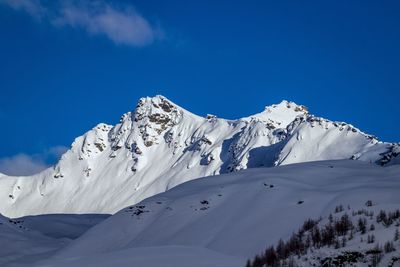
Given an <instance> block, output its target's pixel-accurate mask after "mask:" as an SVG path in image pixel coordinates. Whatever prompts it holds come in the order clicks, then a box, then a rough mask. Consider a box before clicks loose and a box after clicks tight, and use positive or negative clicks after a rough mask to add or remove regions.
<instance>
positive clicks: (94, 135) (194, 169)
mask: <svg viewBox="0 0 400 267" xmlns="http://www.w3.org/2000/svg"><path fill="white" fill-rule="evenodd" d="M398 152H399V145H397V144H389V143H383V142H379V141H378V140H377V139H376V138H374V137H372V136H370V135H367V134H364V133H363V132H361V131H360V130H358V129H356V128H354V127H353V126H351V125H349V124H346V123H338V122H331V121H329V120H325V119H322V118H318V117H314V116H313V115H310V114H309V113H308V111H307V109H306V108H305V107H304V106H300V105H296V104H295V103H293V102H288V101H282V102H281V103H280V104H277V105H272V106H269V107H266V108H265V110H264V111H263V112H261V113H259V114H255V115H253V116H250V117H246V118H242V119H238V120H225V119H220V118H216V117H215V116H212V115H208V116H207V117H206V118H203V117H199V116H197V115H194V114H192V113H190V112H189V111H186V110H185V109H183V108H181V107H179V106H177V105H176V104H174V103H172V102H171V101H170V100H168V99H166V98H165V97H163V96H155V97H152V98H149V97H147V98H142V99H140V101H139V103H138V104H137V106H136V108H135V110H134V111H132V112H128V113H126V114H124V115H123V116H122V117H121V120H120V123H118V124H116V125H115V126H111V125H106V124H99V125H97V126H96V127H94V128H93V129H92V130H90V131H88V132H87V133H85V134H84V135H83V136H80V137H78V138H76V139H75V141H74V142H73V144H72V146H71V149H70V150H69V151H67V152H66V153H65V154H64V155H63V156H62V158H61V159H60V161H59V162H58V163H57V164H56V165H55V166H54V167H51V168H49V169H47V170H45V171H43V172H41V173H39V174H37V175H33V176H30V177H10V176H6V175H1V176H0V213H2V214H4V215H6V216H9V217H20V216H25V215H35V214H46V213H115V212H116V211H118V210H119V209H121V208H123V207H125V206H127V205H129V204H132V203H137V202H139V201H141V200H143V199H145V198H146V197H149V196H152V195H155V194H157V193H160V192H164V191H166V190H168V189H170V188H172V187H174V186H176V185H178V184H181V183H183V182H186V181H189V180H192V179H195V178H199V177H204V176H210V175H216V174H220V173H227V172H232V171H238V170H242V169H247V168H255V167H261V166H268V167H271V166H277V165H285V164H289V163H297V162H306V161H314V160H331V159H349V158H352V159H358V160H362V161H367V162H376V163H378V164H382V165H383V164H393V163H396V162H398V160H399V159H398V157H396V156H397V155H398ZM31 203H35V205H31Z"/></svg>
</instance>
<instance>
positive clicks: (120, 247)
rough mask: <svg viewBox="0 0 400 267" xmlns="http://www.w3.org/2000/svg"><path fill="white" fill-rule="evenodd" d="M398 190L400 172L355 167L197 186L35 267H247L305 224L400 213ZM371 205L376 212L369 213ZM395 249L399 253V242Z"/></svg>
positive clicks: (146, 204) (279, 171) (320, 167)
mask: <svg viewBox="0 0 400 267" xmlns="http://www.w3.org/2000/svg"><path fill="white" fill-rule="evenodd" d="M399 190H400V166H399V165H394V166H389V167H387V168H382V167H379V166H376V165H375V164H370V163H365V162H361V161H350V160H347V161H343V160H342V161H321V162H310V163H300V164H292V165H286V166H280V167H274V168H257V169H249V170H244V171H241V172H237V173H231V174H223V175H220V176H214V177H206V178H202V179H196V180H193V181H190V182H187V183H184V184H182V185H179V186H177V187H175V188H173V189H171V190H169V191H167V192H165V193H162V194H159V195H156V196H153V197H150V198H148V199H146V200H144V201H142V202H140V203H138V204H136V205H133V206H129V207H127V208H124V209H122V210H121V211H119V212H118V213H116V214H115V215H113V216H111V217H110V218H108V219H106V220H105V221H103V222H102V223H100V224H98V225H96V226H94V227H93V228H91V229H90V230H89V231H87V232H86V233H85V234H83V235H82V236H81V237H80V238H78V239H76V240H74V241H72V242H71V243H69V244H68V245H67V246H66V247H64V248H62V249H61V250H59V251H58V252H57V253H56V254H54V255H53V256H52V257H50V258H47V259H45V258H43V259H42V261H39V262H37V266H110V263H111V262H116V263H118V264H119V265H120V266H154V267H157V266H160V267H161V266H176V267H180V266H182V267H183V266H189V265H190V266H204V267H205V266H244V265H245V261H246V259H249V258H252V257H253V256H254V255H255V254H256V253H259V252H262V251H263V250H264V249H265V247H266V246H267V245H273V244H276V243H277V241H278V240H279V239H280V238H282V239H284V240H285V239H287V238H288V237H290V235H291V234H292V232H293V231H295V230H297V229H298V228H299V227H300V226H301V225H302V224H303V222H304V221H305V220H306V219H308V218H313V219H318V218H320V217H321V218H323V219H324V220H326V218H327V217H328V215H329V214H330V213H333V211H334V210H335V207H337V206H338V205H342V206H343V207H345V209H346V210H345V211H340V213H337V214H338V215H335V216H339V215H343V213H344V212H348V213H349V215H350V216H352V215H351V213H352V211H356V210H360V209H364V210H368V211H374V212H375V214H377V213H378V211H379V210H388V211H391V210H393V209H398V208H400V194H399ZM368 200H371V202H372V203H373V204H372V206H366V203H367V201H368ZM357 216H358V215H353V217H354V220H355V219H356V218H357ZM368 223H370V222H368ZM392 226H393V227H395V225H394V224H393V225H392ZM393 227H391V228H389V227H383V226H379V224H376V230H375V231H376V232H375V234H376V242H380V244H383V243H384V242H386V241H387V240H393V233H394V229H395V228H393ZM368 234H369V233H368ZM363 237H364V239H365V240H366V238H367V236H366V235H364V236H363ZM359 240H360V237H359V236H356V237H355V238H354V239H353V241H352V243H350V244H349V247H350V249H354V248H358V249H364V248H365V249H367V248H369V247H372V246H375V244H376V243H374V244H365V243H366V242H364V243H360V242H359ZM395 246H396V247H397V248H398V250H397V251H400V241H397V243H395ZM332 250H333V248H330V250H328V251H324V252H319V253H322V254H323V255H326V254H328V255H332V253H334V252H332ZM324 253H325V254H324ZM318 255H319V254H318ZM391 255H393V256H395V255H397V256H400V253H399V252H394V253H392V254H391ZM309 256H310V257H311V256H312V255H309ZM298 266H308V265H307V264H306V263H305V265H298ZM358 266H366V265H363V264H361V265H358ZM382 266H385V265H382Z"/></svg>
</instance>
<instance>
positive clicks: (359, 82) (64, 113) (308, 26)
mask: <svg viewBox="0 0 400 267" xmlns="http://www.w3.org/2000/svg"><path fill="white" fill-rule="evenodd" d="M398 14H400V4H399V2H398V1H232V0H231V1H151V0H150V1H105V0H96V1H90V2H88V1H87V2H85V3H83V1H73V0H68V1H67V0H57V1H45V0H0V36H1V37H0V40H1V42H0V59H1V60H0V123H1V125H2V131H0V140H1V142H0V171H5V168H6V167H5V166H8V168H10V166H11V167H12V168H23V166H26V165H27V164H26V163H24V162H25V161H22V163H21V161H20V160H21V157H25V160H27V162H30V163H32V164H33V165H34V166H36V165H39V166H46V165H47V164H49V163H51V162H52V161H54V160H55V158H57V157H58V156H59V154H60V153H61V152H62V151H63V147H68V146H69V145H70V144H71V142H72V141H73V139H74V138H75V137H77V136H79V135H81V134H83V133H84V132H85V131H87V130H89V129H90V128H92V127H93V126H94V125H96V124H97V123H99V122H106V123H110V124H115V123H116V122H118V120H119V117H120V115H122V114H123V113H125V112H127V111H129V110H132V109H134V107H135V105H136V102H137V100H138V99H139V98H140V97H141V96H151V95H156V94H162V95H164V96H166V97H168V98H169V99H171V100H172V101H174V102H175V103H177V104H179V105H181V106H183V107H184V108H186V109H188V110H190V111H192V112H194V113H196V114H199V115H205V114H206V113H212V114H216V115H217V116H219V117H225V118H239V117H243V116H246V115H249V114H253V113H256V112H259V111H261V110H263V108H264V106H265V105H269V104H273V103H277V102H280V101H281V100H282V99H287V100H291V101H295V102H297V103H299V104H303V105H306V106H308V107H309V109H310V111H311V113H313V114H316V115H318V116H322V117H326V118H329V119H332V120H339V121H346V122H349V123H352V124H353V125H355V126H356V127H359V128H360V129H362V130H363V131H365V132H368V133H370V134H374V135H376V136H378V137H379V138H380V139H382V140H385V141H393V142H394V141H397V142H398V141H400V138H399V132H400V123H399V122H400V119H399V111H398V109H399V108H398V107H399V99H400V88H399V87H400V75H399V74H400V73H399V71H400V50H399V47H400V16H399V15H398ZM16 158H18V160H19V161H18V162H19V163H18V164H15V167H14V165H12V162H15V161H16ZM36 163H37V164H36ZM35 164H36V165H35ZM31 169H32V168H28V169H27V170H26V171H25V172H24V173H29V172H32V171H31ZM35 171H37V170H36V169H35Z"/></svg>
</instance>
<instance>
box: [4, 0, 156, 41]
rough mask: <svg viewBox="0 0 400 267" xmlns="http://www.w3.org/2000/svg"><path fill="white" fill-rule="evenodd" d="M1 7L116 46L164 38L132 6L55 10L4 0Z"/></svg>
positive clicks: (34, 1)
mask: <svg viewBox="0 0 400 267" xmlns="http://www.w3.org/2000/svg"><path fill="white" fill-rule="evenodd" d="M0 3H3V4H6V5H8V6H9V7H11V8H13V9H16V10H23V11H25V12H27V13H28V14H30V15H31V16H32V17H34V18H37V19H41V20H47V21H49V22H50V23H51V24H52V25H53V26H55V27H65V26H69V27H73V28H81V29H84V30H85V31H87V32H88V33H89V34H92V35H103V36H106V37H107V38H109V39H110V40H112V41H113V42H114V43H116V44H123V45H131V46H144V45H148V44H151V43H153V42H154V41H155V40H157V39H160V38H162V36H163V34H162V31H161V30H160V29H157V28H156V27H153V26H152V25H151V24H150V23H149V22H148V21H147V20H146V19H145V18H144V17H143V16H142V15H140V14H139V13H138V12H137V11H136V10H135V9H134V7H133V6H130V5H125V6H118V7H114V6H112V5H110V4H109V3H107V2H105V1H104V0H103V1H99V0H95V1H74V0H59V1H57V2H56V4H53V5H52V6H51V8H50V7H46V6H45V5H44V4H43V3H42V1H41V0H0Z"/></svg>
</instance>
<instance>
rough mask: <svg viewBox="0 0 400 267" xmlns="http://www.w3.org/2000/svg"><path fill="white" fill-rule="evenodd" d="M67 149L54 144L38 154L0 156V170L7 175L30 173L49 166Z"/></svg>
mask: <svg viewBox="0 0 400 267" xmlns="http://www.w3.org/2000/svg"><path fill="white" fill-rule="evenodd" d="M65 151H67V148H66V147H64V146H55V147H51V148H49V149H46V150H45V151H43V152H42V153H40V154H34V155H27V154H23V153H21V154H17V155H14V156H11V157H4V158H0V172H1V173H4V174H8V175H15V176H19V175H32V174H35V173H38V172H41V171H42V170H44V169H46V168H48V167H50V166H51V164H50V162H51V163H53V162H54V161H55V160H58V159H59V158H60V157H61V155H62V154H64V153H65Z"/></svg>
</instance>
